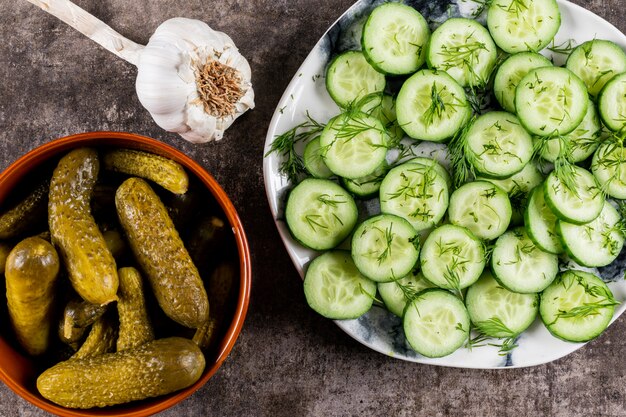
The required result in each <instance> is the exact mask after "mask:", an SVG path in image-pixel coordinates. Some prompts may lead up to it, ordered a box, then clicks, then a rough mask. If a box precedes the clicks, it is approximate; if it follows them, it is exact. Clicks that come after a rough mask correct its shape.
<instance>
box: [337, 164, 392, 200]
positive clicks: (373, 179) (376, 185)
mask: <svg viewBox="0 0 626 417" xmlns="http://www.w3.org/2000/svg"><path fill="white" fill-rule="evenodd" d="M388 171H389V166H388V165H387V163H386V162H383V163H382V165H381V166H379V167H378V168H376V170H375V171H374V172H372V173H371V174H370V175H366V176H365V177H361V178H354V179H350V178H342V179H341V183H342V184H343V186H344V187H345V189H346V190H348V191H350V192H351V193H352V194H354V195H355V196H357V197H359V198H370V197H373V196H375V195H378V191H379V190H380V184H381V183H382V182H383V179H384V178H385V176H386V175H387V172H388Z"/></svg>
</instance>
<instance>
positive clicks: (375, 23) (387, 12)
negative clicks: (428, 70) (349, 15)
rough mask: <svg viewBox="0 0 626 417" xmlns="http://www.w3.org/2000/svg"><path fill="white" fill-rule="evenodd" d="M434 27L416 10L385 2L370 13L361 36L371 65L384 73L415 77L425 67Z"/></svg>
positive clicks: (403, 5)
mask: <svg viewBox="0 0 626 417" xmlns="http://www.w3.org/2000/svg"><path fill="white" fill-rule="evenodd" d="M429 38H430V28H429V27H428V23H427V22H426V19H424V17H423V16H422V15H421V14H420V12H418V11H417V10H415V9H414V8H412V7H410V6H407V5H405V4H402V3H385V4H382V5H380V6H378V7H376V8H375V9H374V10H372V12H371V13H370V15H369V17H368V18H367V21H366V22H365V26H364V27H363V34H362V37H361V45H362V47H363V52H364V54H365V57H366V58H367V60H368V61H369V63H370V64H371V65H372V66H373V67H374V68H376V70H378V71H379V72H382V73H383V74H392V75H403V74H411V73H413V72H415V71H417V70H418V69H419V67H421V66H422V64H424V61H425V59H426V57H425V52H426V45H427V44H428V39H429Z"/></svg>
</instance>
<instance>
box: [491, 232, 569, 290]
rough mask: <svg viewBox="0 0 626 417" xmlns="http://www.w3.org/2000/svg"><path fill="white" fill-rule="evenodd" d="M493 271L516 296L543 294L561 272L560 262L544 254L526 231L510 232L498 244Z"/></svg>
mask: <svg viewBox="0 0 626 417" xmlns="http://www.w3.org/2000/svg"><path fill="white" fill-rule="evenodd" d="M491 270H492V271H493V274H494V276H495V278H496V279H497V280H498V282H499V283H500V284H501V285H502V286H503V287H505V288H506V289H508V290H509V291H514V292H517V293H523V294H529V293H538V292H541V291H543V290H544V289H545V288H546V287H547V286H548V285H550V284H551V283H552V281H554V278H556V274H557V273H558V272H559V258H558V257H557V256H556V255H554V254H551V253H548V252H544V251H542V250H541V249H540V248H539V247H537V246H536V245H535V244H534V243H533V241H532V240H531V239H530V238H529V237H528V234H527V233H526V229H524V227H517V228H515V229H513V230H509V231H508V232H506V233H505V234H503V235H502V236H500V237H499V238H498V240H497V241H496V245H495V247H494V249H493V253H492V255H491Z"/></svg>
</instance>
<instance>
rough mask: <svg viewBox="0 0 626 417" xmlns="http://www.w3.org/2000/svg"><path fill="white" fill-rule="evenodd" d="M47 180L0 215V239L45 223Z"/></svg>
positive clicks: (13, 236)
mask: <svg viewBox="0 0 626 417" xmlns="http://www.w3.org/2000/svg"><path fill="white" fill-rule="evenodd" d="M48 187H49V182H48V181H45V182H43V183H41V184H39V185H38V186H37V187H36V188H35V189H34V190H33V192H31V193H30V194H29V195H28V196H27V197H26V198H25V199H24V200H22V201H20V202H19V203H18V204H17V205H16V206H15V207H13V208H11V209H10V210H8V211H6V212H5V213H3V214H2V215H1V216H0V239H11V238H15V237H18V236H20V235H23V234H24V233H25V232H27V231H29V230H32V229H33V228H34V227H36V226H38V225H39V224H45V218H46V207H47V203H48Z"/></svg>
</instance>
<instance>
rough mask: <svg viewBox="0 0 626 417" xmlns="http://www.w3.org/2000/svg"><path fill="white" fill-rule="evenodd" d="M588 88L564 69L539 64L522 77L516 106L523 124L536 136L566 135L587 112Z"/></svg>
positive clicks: (516, 91) (516, 93) (516, 97)
mask: <svg viewBox="0 0 626 417" xmlns="http://www.w3.org/2000/svg"><path fill="white" fill-rule="evenodd" d="M588 102H589V100H588V96H587V87H586V86H585V84H584V83H583V82H582V81H581V79H580V78H578V77H577V76H576V75H575V74H574V73H572V72H571V71H570V70H568V69H566V68H560V67H541V68H537V69H534V70H532V71H531V72H529V73H528V74H526V76H525V77H524V78H522V79H521V81H520V82H519V84H518V85H517V89H516V90H515V109H516V111H517V116H518V117H519V119H520V121H521V122H522V124H523V125H524V127H525V128H526V129H527V130H528V131H529V132H530V133H532V134H535V135H539V136H553V135H566V134H568V133H570V132H571V131H573V130H574V129H576V127H577V126H578V125H579V124H580V123H581V122H582V120H583V118H584V117H585V114H586V113H587V103H588Z"/></svg>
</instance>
